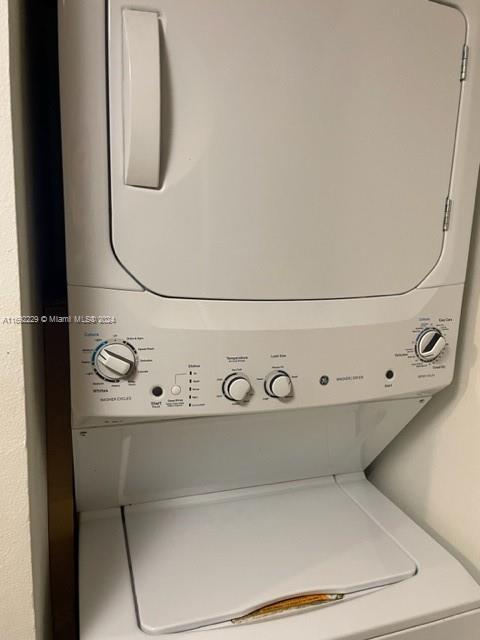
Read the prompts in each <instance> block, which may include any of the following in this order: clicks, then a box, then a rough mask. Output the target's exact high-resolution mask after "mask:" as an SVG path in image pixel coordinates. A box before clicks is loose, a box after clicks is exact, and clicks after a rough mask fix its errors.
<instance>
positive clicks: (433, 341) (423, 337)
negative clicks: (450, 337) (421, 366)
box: [415, 327, 447, 362]
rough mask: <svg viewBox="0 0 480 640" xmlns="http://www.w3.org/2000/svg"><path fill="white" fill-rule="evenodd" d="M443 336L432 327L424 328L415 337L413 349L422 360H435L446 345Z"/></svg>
mask: <svg viewBox="0 0 480 640" xmlns="http://www.w3.org/2000/svg"><path fill="white" fill-rule="evenodd" d="M446 344H447V343H446V341H445V338H444V337H443V336H442V334H441V332H440V331H439V330H438V329H435V328H434V327H430V328H429V329H425V330H424V331H422V333H421V334H420V335H419V336H418V338H417V344H416V347H415V350H416V352H417V356H418V357H419V358H420V360H423V362H432V360H436V359H437V358H438V356H439V355H440V354H441V353H442V351H443V350H444V349H445V346H446Z"/></svg>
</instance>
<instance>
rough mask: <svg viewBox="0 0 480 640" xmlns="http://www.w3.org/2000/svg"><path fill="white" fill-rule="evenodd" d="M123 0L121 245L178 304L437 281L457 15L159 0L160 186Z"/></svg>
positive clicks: (117, 220) (117, 36)
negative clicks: (128, 170) (128, 177)
mask: <svg viewBox="0 0 480 640" xmlns="http://www.w3.org/2000/svg"><path fill="white" fill-rule="evenodd" d="M124 6H125V5H124V1H123V0H112V2H110V8H111V9H110V30H109V35H110V38H109V42H110V53H109V60H110V65H109V81H110V117H111V120H110V123H111V129H110V132H111V171H112V239H113V246H114V248H115V252H116V254H117V257H118V259H119V260H120V262H121V263H122V264H123V265H124V267H125V268H126V269H127V270H128V271H129V272H130V273H131V274H132V275H133V276H134V277H135V278H136V279H137V280H138V281H139V282H140V283H141V284H143V285H144V286H145V287H147V288H148V289H150V290H152V291H154V292H156V293H158V294H161V295H166V296H173V297H187V298H221V299H232V298H233V299H321V298H345V297H359V296H371V295H386V294H397V293H402V292H404V291H407V290H410V289H412V288H413V287H415V286H416V285H418V283H419V282H421V281H422V280H423V279H424V278H425V276H426V275H427V274H428V273H429V271H430V270H431V269H432V268H433V267H434V266H435V264H436V262H437V261H438V259H439V256H440V253H441V249H442V243H443V209H444V202H445V198H446V196H447V194H448V190H449V182H450V173H451V162H452V153H453V147H454V139H455V127H456V118H457V109H458V102H459V95H460V80H459V65H460V58H461V51H462V46H463V43H464V41H465V21H464V19H463V17H462V15H461V14H460V13H459V12H458V11H456V10H455V9H452V8H446V7H443V6H440V5H437V4H433V3H428V2H419V1H418V0H394V1H391V2H383V0H363V1H362V2H361V3H360V2H358V1H357V0H342V2H339V1H338V0H323V1H322V2H317V1H316V0H303V1H302V2H301V3H300V4H299V2H298V0H275V2H273V1H272V0H270V1H268V2H261V3H259V2H258V1H257V0H246V1H244V2H241V3H238V2H237V1H236V0H226V1H224V2H218V0H202V1H201V2H200V3H199V2H198V0H182V1H181V2H179V1H178V0H147V1H146V2H144V3H142V5H141V8H142V9H150V10H152V11H158V13H159V15H160V17H161V21H162V24H164V25H165V29H164V32H165V50H166V52H167V54H168V59H167V60H165V61H164V63H163V70H164V74H165V75H166V76H167V77H168V83H167V80H166V81H165V84H168V88H165V91H164V94H166V93H167V91H168V94H169V95H168V101H169V105H168V109H167V107H166V108H165V109H166V110H167V112H168V113H167V115H166V116H165V122H164V127H165V130H166V131H167V132H168V133H167V134H166V135H168V144H165V145H162V154H163V164H164V169H163V171H162V173H163V175H162V184H163V188H162V190H161V191H159V192H156V191H152V190H146V189H143V190H139V189H130V188H128V187H126V186H125V185H124V180H123V165H122V161H121V141H122V139H123V133H122V121H123V117H122V109H121V99H120V98H121V91H122V83H121V74H120V73H119V69H120V68H121V51H122V47H121V15H122V8H123V7H124ZM129 6H130V5H129ZM266 33H268V37H266V35H265V34H266ZM427 36H428V37H427ZM220 51H224V52H225V53H224V54H223V55H219V52H220ZM226 52H228V54H227V53H226ZM386 52H388V53H386ZM165 100H167V97H166V95H164V101H165ZM164 138H165V136H164ZM134 212H136V213H135V214H134ZM140 246H141V247H142V250H141V251H138V247H140ZM406 253H408V256H409V258H408V260H407V261H405V254H406Z"/></svg>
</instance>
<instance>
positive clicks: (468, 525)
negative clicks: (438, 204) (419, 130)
mask: <svg viewBox="0 0 480 640" xmlns="http://www.w3.org/2000/svg"><path fill="white" fill-rule="evenodd" d="M479 216H480V190H479V192H478V193H477V207H476V214H475V223H474V229H473V234H472V243H471V249H470V260H469V271H468V278H467V286H466V290H465V297H464V303H463V312H462V314H463V315H462V326H461V331H460V340H459V345H458V355H457V363H456V376H455V379H454V382H453V384H452V385H451V386H450V387H449V388H448V389H446V390H445V391H443V392H442V393H440V394H439V395H438V396H436V397H435V398H433V399H432V400H431V402H430V403H429V404H428V406H427V407H426V408H425V409H424V410H423V411H422V412H421V413H419V414H418V416H417V417H416V418H414V420H413V421H412V422H411V423H410V424H409V425H408V427H407V428H406V429H405V430H404V431H403V432H402V433H401V434H400V435H399V436H398V437H397V438H396V439H395V440H394V441H393V442H392V444H391V445H390V446H389V447H388V448H387V449H386V450H385V451H384V452H383V454H382V455H381V456H380V457H379V458H377V460H376V461H375V462H374V464H373V465H372V467H371V469H370V474H369V475H370V479H371V480H372V481H373V483H374V484H376V485H377V487H378V488H379V489H380V490H381V491H383V492H384V493H385V494H386V495H387V496H389V497H390V498H391V499H392V500H393V501H394V502H395V503H396V504H397V505H398V506H400V507H401V508H402V509H404V511H406V512H407V513H408V514H409V515H411V516H412V517H413V518H414V520H416V521H417V522H418V523H419V524H420V525H422V526H423V527H424V528H425V529H427V530H428V531H430V532H431V533H432V534H433V535H434V537H436V538H437V539H438V540H439V541H440V542H442V543H443V545H444V546H446V547H447V548H448V549H450V550H451V551H452V552H453V553H454V555H456V556H457V557H458V558H459V559H460V560H461V561H462V562H463V563H464V565H465V566H466V567H467V568H468V569H469V570H470V571H471V573H472V574H473V575H474V577H475V578H476V579H477V580H479V581H480V542H479V531H480V223H479V219H478V218H479ZM453 223H454V221H453Z"/></svg>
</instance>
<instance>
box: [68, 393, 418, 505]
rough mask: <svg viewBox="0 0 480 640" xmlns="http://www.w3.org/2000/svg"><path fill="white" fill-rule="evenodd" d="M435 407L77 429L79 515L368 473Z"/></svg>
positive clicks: (398, 403) (408, 404)
mask: <svg viewBox="0 0 480 640" xmlns="http://www.w3.org/2000/svg"><path fill="white" fill-rule="evenodd" d="M427 402H428V398H420V399H406V400H389V401H387V402H372V403H361V404H349V405H344V406H337V407H324V408H322V409H304V410H302V411H298V410H297V411H284V412H281V413H261V414H257V415H250V416H249V417H248V419H245V417H243V416H241V415H239V416H221V417H217V418H194V419H190V420H168V421H164V422H152V423H144V424H132V425H128V424H126V425H119V424H117V425H116V427H115V428H112V427H111V426H106V427H97V428H95V429H75V430H74V431H73V449H74V456H75V484H76V492H75V493H76V504H77V508H78V509H79V510H80V511H85V510H91V509H104V508H107V507H115V506H118V505H125V504H135V503H139V502H145V501H151V500H163V499H166V498H177V497H181V496H188V495H198V494H201V493H211V492H212V491H226V490H229V489H237V488H240V487H250V486H253V485H265V484H272V483H277V482H286V481H290V480H299V479H304V478H314V477H318V476H325V475H331V474H333V473H351V472H353V471H362V470H363V469H365V468H366V467H367V466H368V465H369V464H370V463H371V462H372V460H374V458H375V457H376V456H377V455H378V454H379V453H380V451H382V449H384V448H385V447H386V445H387V444H388V443H389V442H390V441H391V440H392V439H393V438H394V437H395V436H396V435H397V434H398V432H399V431H400V430H401V429H402V428H403V427H404V425H405V424H407V423H408V422H409V421H410V420H411V419H412V418H413V416H414V415H415V414H416V413H418V411H420V410H421V409H422V408H423V407H424V406H425V404H426V403H427ZM111 423H113V424H115V422H114V420H111Z"/></svg>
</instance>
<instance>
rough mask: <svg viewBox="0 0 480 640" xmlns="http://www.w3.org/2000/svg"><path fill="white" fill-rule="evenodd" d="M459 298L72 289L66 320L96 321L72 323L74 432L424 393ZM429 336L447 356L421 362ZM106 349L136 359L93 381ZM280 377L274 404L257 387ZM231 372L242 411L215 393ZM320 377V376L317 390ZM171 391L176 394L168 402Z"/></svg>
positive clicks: (445, 380)
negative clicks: (176, 295) (288, 384)
mask: <svg viewBox="0 0 480 640" xmlns="http://www.w3.org/2000/svg"><path fill="white" fill-rule="evenodd" d="M462 290H463V287H462V286H461V285H459V286H452V287H441V288H439V289H436V290H435V289H432V290H427V289H423V290H415V291H413V292H411V293H408V294H405V295H403V296H397V297H395V298H393V297H389V298H387V297H385V298H366V299H363V300H337V301H335V300H324V301H315V302H283V303H280V302H275V303H274V302H263V303H260V302H250V303H248V304H246V303H238V302H226V301H218V302H216V303H213V302H204V303H202V302H200V301H188V300H172V299H164V298H159V297H157V296H155V295H153V294H151V293H147V292H139V293H136V292H127V291H123V292H120V291H112V290H105V289H90V288H87V287H70V291H69V302H70V313H71V314H72V317H75V316H79V315H81V314H84V313H88V314H89V315H92V316H97V317H98V319H99V320H98V322H97V323H96V324H92V323H88V324H84V323H82V322H72V323H71V324H70V362H71V379H72V406H73V412H74V423H75V426H79V427H86V426H89V425H99V424H108V423H109V422H110V421H111V420H112V419H123V420H130V421H133V420H144V419H147V418H148V419H159V418H172V417H193V416H201V415H222V414H227V413H232V414H235V415H245V414H247V413H254V412H266V411H287V410H289V409H300V408H306V407H315V406H327V405H328V406H331V405H338V404H348V403H354V402H361V401H368V400H387V399H394V398H399V397H407V396H417V395H426V396H427V395H432V393H434V392H436V391H438V390H440V389H442V388H443V387H445V386H446V385H448V384H449V383H450V382H451V379H452V377H453V371H454V364H455V359H454V354H455V347H456V341H457V332H458V321H459V317H460V305H461V297H462ZM105 318H106V319H107V322H105V321H104V320H102V319H105ZM108 320H111V323H109V322H108ZM430 326H436V327H438V328H439V329H440V330H441V331H442V333H443V334H444V335H445V338H446V341H447V347H446V348H445V350H444V352H443V353H442V355H441V356H440V357H439V358H437V359H436V360H435V361H434V362H429V363H425V362H422V361H421V360H420V359H419V358H418V356H417V355H416V352H415V344H416V339H417V336H418V335H419V334H420V333H421V332H422V331H423V330H424V329H426V328H427V327H430ZM113 339H115V340H120V341H126V342H127V343H129V344H130V345H131V347H132V348H133V349H135V350H136V351H137V358H138V364H137V369H136V371H135V373H134V374H133V375H131V376H129V378H128V380H120V381H118V382H116V383H111V382H108V381H105V380H102V379H101V378H100V377H99V376H98V375H96V373H95V371H94V367H93V365H92V358H94V354H95V350H96V349H97V348H99V346H100V345H101V344H102V343H103V342H105V341H107V342H108V341H111V340H113ZM279 370H282V371H287V372H288V374H289V376H290V377H291V380H292V385H293V389H294V392H293V393H290V394H289V395H288V397H286V398H284V399H281V398H275V397H272V395H269V394H268V393H267V391H266V390H265V377H266V376H269V375H271V374H276V373H277V372H278V371H279ZM388 370H393V371H394V373H395V375H394V378H393V379H388V378H387V377H386V372H387V371H388ZM232 374H237V375H244V376H245V377H247V378H248V379H249V380H250V383H251V385H252V393H251V395H249V397H248V402H242V403H239V402H232V401H229V400H228V399H227V398H226V397H225V394H224V392H223V383H224V380H225V378H226V377H227V376H229V375H232ZM322 376H328V379H329V382H328V384H327V385H323V384H321V383H320V380H321V378H322ZM283 382H285V381H283ZM177 384H180V385H181V393H180V394H177V395H175V396H173V394H171V391H170V390H171V387H172V386H173V385H177ZM156 385H160V386H161V387H162V388H163V389H164V390H165V393H164V394H163V396H162V397H160V398H157V397H154V396H152V393H151V390H152V388H153V387H154V386H156ZM285 390H286V389H283V390H282V389H280V392H282V393H283V392H284V391H285Z"/></svg>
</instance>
